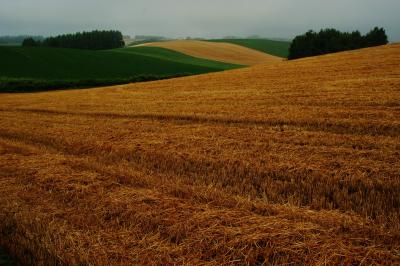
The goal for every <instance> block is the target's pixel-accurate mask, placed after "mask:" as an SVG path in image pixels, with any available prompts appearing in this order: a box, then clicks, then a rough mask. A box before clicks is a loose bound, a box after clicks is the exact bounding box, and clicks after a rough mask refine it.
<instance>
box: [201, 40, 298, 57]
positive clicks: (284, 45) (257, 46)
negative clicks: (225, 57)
mask: <svg viewBox="0 0 400 266" xmlns="http://www.w3.org/2000/svg"><path fill="white" fill-rule="evenodd" d="M209 41H211V42H224V43H233V44H237V45H241V46H244V47H247V48H251V49H254V50H258V51H261V52H264V53H267V54H270V55H275V56H279V57H283V58H287V57H288V55H289V47H290V42H288V41H275V40H267V39H216V40H209Z"/></svg>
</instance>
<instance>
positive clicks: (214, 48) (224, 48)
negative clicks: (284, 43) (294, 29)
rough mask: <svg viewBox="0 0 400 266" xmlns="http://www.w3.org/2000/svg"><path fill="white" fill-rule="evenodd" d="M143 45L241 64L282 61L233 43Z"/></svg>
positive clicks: (180, 41)
mask: <svg viewBox="0 0 400 266" xmlns="http://www.w3.org/2000/svg"><path fill="white" fill-rule="evenodd" d="M141 46H151V47H162V48H166V49H171V50H175V51H178V52H181V53H184V54H187V55H191V56H195V57H199V58H206V59H209V60H215V61H220V62H226V63H232V64H241V65H257V64H268V63H276V62H280V61H282V59H281V58H279V57H277V56H272V55H267V54H265V53H262V52H259V51H256V50H253V49H249V48H246V47H243V46H240V45H236V44H231V43H218V42H208V41H192V40H179V41H165V42H154V43H145V44H141Z"/></svg>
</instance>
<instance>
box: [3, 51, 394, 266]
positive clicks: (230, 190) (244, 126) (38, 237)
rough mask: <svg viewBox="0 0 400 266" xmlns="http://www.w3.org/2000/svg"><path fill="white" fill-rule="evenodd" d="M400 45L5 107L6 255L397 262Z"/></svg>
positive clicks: (62, 260) (81, 260) (136, 260)
mask: <svg viewBox="0 0 400 266" xmlns="http://www.w3.org/2000/svg"><path fill="white" fill-rule="evenodd" d="M399 62H400V45H388V46H381V47H377V48H369V49H364V50H359V51H352V52H344V53H339V54H332V55H327V56H321V57H315V58H308V59H302V60H296V61H287V62H282V63H277V64H271V65H260V66H255V67H251V68H245V69H240V70H233V71H226V72H220V73H213V74H207V75H200V76H193V77H187V78H179V79H171V80H165V81H157V82H149V83H138V84H131V85H123V86H115V87H107V88H99V89H89V90H74V91H59V92H48V93H37V94H2V95H0V106H1V109H0V234H1V237H0V246H3V247H4V248H6V249H7V250H8V251H9V252H10V254H13V255H14V256H16V257H17V258H18V260H19V261H21V262H22V263H24V264H28V265H32V264H36V265H56V264H61V265H132V264H137V265H144V264H152V265H172V264H178V265H261V264H264V265H269V264H274V265H283V264H285V265H286V264H294V265H325V264H326V265H396V264H397V265H399V264H400V223H399V220H400V67H399Z"/></svg>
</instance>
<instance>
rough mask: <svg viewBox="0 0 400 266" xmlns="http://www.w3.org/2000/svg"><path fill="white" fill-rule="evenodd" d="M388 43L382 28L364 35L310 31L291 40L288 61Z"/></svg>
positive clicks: (332, 31)
mask: <svg viewBox="0 0 400 266" xmlns="http://www.w3.org/2000/svg"><path fill="white" fill-rule="evenodd" d="M387 43H388V37H387V35H386V32H385V30H384V29H383V28H378V27H375V28H374V29H372V30H371V31H370V32H369V33H367V34H366V35H364V36H363V35H361V33H360V32H359V31H354V32H340V31H338V30H335V29H324V30H321V31H320V32H314V31H312V30H310V31H308V32H306V33H305V34H303V35H299V36H297V37H296V38H294V39H293V41H292V44H291V45H290V48H289V59H297V58H302V57H308V56H315V55H322V54H329V53H335V52H340V51H347V50H354V49H360V48H365V47H372V46H377V45H383V44H387Z"/></svg>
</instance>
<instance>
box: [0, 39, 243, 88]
mask: <svg viewBox="0 0 400 266" xmlns="http://www.w3.org/2000/svg"><path fill="white" fill-rule="evenodd" d="M0 58H1V59H2V64H0V73H1V74H0V89H1V88H2V89H7V88H12V87H19V86H20V85H21V83H22V85H24V84H25V85H26V86H27V87H30V85H29V84H27V83H29V82H28V81H33V82H36V83H37V82H39V83H41V84H42V83H45V84H48V86H49V87H52V86H55V87H64V86H66V87H70V86H76V85H77V84H79V83H80V82H81V81H84V82H83V83H84V84H85V85H89V86H90V85H91V84H87V83H88V80H90V81H93V84H92V85H93V86H95V85H100V84H104V85H106V84H115V83H124V82H131V81H135V80H136V79H137V78H138V77H139V76H140V77H141V78H140V79H139V80H142V79H144V80H147V79H157V77H160V78H165V77H168V76H179V75H191V74H202V73H209V72H215V71H221V70H227V69H233V68H238V67H240V66H238V65H232V64H225V63H220V62H214V61H210V60H205V59H199V58H194V57H191V56H187V55H184V54H181V53H178V52H175V51H169V50H166V49H162V48H158V47H135V48H122V49H115V50H106V51H88V50H74V49H58V48H45V47H7V46H4V47H0ZM145 76H146V77H145ZM149 76H151V77H149ZM18 81H21V82H20V85H18V83H19V82H18ZM64 81H65V82H64ZM54 82H56V83H54ZM15 84H17V85H15ZM22 85H21V86H22ZM33 87H34V86H33ZM45 87H46V86H45Z"/></svg>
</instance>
